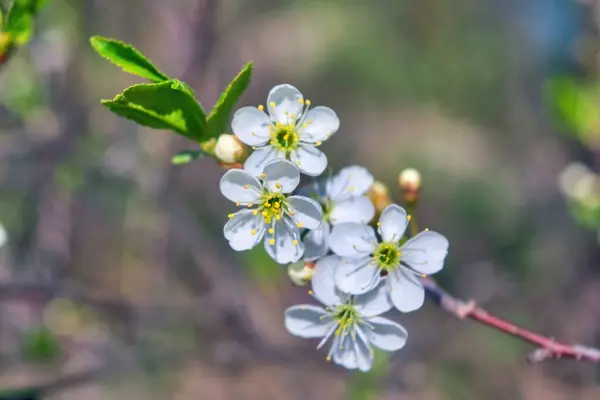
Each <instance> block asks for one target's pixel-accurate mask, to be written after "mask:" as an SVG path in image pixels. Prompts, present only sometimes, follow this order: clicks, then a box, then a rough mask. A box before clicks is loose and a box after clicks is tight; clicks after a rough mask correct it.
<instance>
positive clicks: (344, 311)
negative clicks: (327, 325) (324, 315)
mask: <svg viewBox="0 0 600 400" xmlns="http://www.w3.org/2000/svg"><path fill="white" fill-rule="evenodd" d="M332 314H333V318H334V319H335V321H336V322H337V324H338V328H337V330H336V331H335V334H336V335H340V334H341V333H343V332H346V331H348V328H351V327H352V326H353V325H354V324H356V323H358V322H359V321H360V314H359V313H358V311H356V308H355V307H354V305H353V304H352V303H351V302H347V303H344V304H341V305H339V306H337V307H336V308H335V309H334V310H333V312H332Z"/></svg>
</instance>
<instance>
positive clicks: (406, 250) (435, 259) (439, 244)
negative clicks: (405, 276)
mask: <svg viewBox="0 0 600 400" xmlns="http://www.w3.org/2000/svg"><path fill="white" fill-rule="evenodd" d="M448 246H449V243H448V239H446V238H445V237H444V235H441V234H439V233H437V232H433V231H424V232H421V233H419V234H418V235H416V236H415V237H413V238H411V239H409V240H408V241H407V242H406V243H404V246H402V248H401V249H400V251H401V256H400V260H401V261H402V262H404V263H406V264H408V266H410V267H411V268H412V269H414V270H415V271H417V272H420V273H422V274H426V275H429V274H434V273H436V272H438V271H439V270H441V269H442V267H443V266H444V259H445V258H446V254H448Z"/></svg>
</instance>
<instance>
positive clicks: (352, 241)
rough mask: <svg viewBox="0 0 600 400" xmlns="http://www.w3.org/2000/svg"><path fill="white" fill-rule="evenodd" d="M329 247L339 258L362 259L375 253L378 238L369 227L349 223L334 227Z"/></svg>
mask: <svg viewBox="0 0 600 400" xmlns="http://www.w3.org/2000/svg"><path fill="white" fill-rule="evenodd" d="M329 246H330V247H331V251H333V252H334V253H335V254H337V255H339V256H342V257H350V258H361V257H365V256H367V255H369V254H371V253H373V251H374V250H375V246H377V238H376V237H375V231H374V230H373V228H371V227H370V226H369V225H365V224H359V223H354V222H348V223H345V224H339V225H335V226H334V227H333V229H332V230H331V235H330V236H329Z"/></svg>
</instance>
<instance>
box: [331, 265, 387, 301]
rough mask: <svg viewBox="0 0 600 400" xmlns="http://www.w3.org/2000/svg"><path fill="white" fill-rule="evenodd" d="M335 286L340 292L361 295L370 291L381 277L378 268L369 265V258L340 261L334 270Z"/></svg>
mask: <svg viewBox="0 0 600 400" xmlns="http://www.w3.org/2000/svg"><path fill="white" fill-rule="evenodd" d="M334 279H335V284H336V286H337V287H338V289H340V290H341V291H342V292H345V293H349V294H363V293H366V292H368V291H369V290H372V289H373V287H375V286H376V285H377V284H378V283H379V281H380V279H381V277H380V273H379V267H376V266H375V265H373V264H372V263H371V257H365V258H361V259H358V260H342V262H341V263H339V264H338V265H337V267H336V268H335V276H334Z"/></svg>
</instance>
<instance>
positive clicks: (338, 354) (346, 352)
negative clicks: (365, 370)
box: [332, 333, 358, 369]
mask: <svg viewBox="0 0 600 400" xmlns="http://www.w3.org/2000/svg"><path fill="white" fill-rule="evenodd" d="M340 337H341V339H340V342H339V346H338V347H337V348H336V349H334V350H333V357H332V358H333V362H334V363H336V364H338V365H341V366H342V367H344V368H346V369H356V368H358V359H357V354H356V346H355V342H354V340H352V335H351V334H350V333H348V334H346V335H343V336H340Z"/></svg>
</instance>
